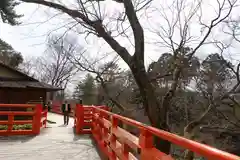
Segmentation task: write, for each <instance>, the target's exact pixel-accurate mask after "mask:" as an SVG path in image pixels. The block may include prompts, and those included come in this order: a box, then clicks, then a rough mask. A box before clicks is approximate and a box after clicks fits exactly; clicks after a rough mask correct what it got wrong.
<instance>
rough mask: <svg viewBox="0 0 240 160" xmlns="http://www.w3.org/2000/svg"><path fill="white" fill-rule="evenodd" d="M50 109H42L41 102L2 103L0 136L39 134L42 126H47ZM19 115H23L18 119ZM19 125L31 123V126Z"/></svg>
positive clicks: (0, 109)
mask: <svg viewBox="0 0 240 160" xmlns="http://www.w3.org/2000/svg"><path fill="white" fill-rule="evenodd" d="M47 112H48V110H47V109H45V110H44V111H43V110H42V105H41V104H0V117H4V116H5V117H7V118H6V119H4V120H0V126H3V127H5V126H6V129H4V128H3V129H1V130H0V136H9V135H37V134H39V133H40V130H41V128H43V127H46V123H47ZM17 116H21V120H18V118H17ZM19 125H29V128H27V129H26V128H25V127H23V129H21V128H20V129H19V127H18V126H19Z"/></svg>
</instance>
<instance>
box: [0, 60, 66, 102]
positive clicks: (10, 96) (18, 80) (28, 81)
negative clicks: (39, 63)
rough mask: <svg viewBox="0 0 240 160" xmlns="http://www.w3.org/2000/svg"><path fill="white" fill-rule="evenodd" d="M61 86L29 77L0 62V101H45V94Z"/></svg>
mask: <svg viewBox="0 0 240 160" xmlns="http://www.w3.org/2000/svg"><path fill="white" fill-rule="evenodd" d="M58 90H61V88H57V87H54V86H51V85H49V84H46V83H42V82H39V81H38V80H36V79H34V78H32V77H29V76H28V75H26V74H24V73H22V72H20V71H18V70H15V69H13V68H11V67H9V66H6V65H4V64H2V63H0V103H28V102H31V101H39V100H43V101H45V102H46V101H47V99H46V98H47V94H49V93H54V92H56V91H58Z"/></svg>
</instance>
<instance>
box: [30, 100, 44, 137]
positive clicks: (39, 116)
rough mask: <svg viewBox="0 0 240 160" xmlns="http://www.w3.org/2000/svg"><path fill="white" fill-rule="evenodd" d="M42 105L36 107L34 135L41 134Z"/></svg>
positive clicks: (33, 126) (33, 125)
mask: <svg viewBox="0 0 240 160" xmlns="http://www.w3.org/2000/svg"><path fill="white" fill-rule="evenodd" d="M41 119H42V105H41V104H37V105H36V107H35V115H34V116H33V124H32V131H33V133H34V134H39V133H40V129H41Z"/></svg>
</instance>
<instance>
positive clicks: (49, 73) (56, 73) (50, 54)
mask: <svg viewBox="0 0 240 160" xmlns="http://www.w3.org/2000/svg"><path fill="white" fill-rule="evenodd" d="M79 51H81V50H79ZM73 52H76V47H75V46H74V45H73V44H71V43H69V42H68V40H67V37H60V36H59V37H57V36H53V37H50V38H49V39H48V44H47V49H46V53H45V54H44V55H43V56H42V57H39V58H38V59H37V60H36V61H37V64H35V71H36V72H38V73H39V74H38V78H39V79H40V80H41V81H44V82H46V83H49V84H51V85H53V86H56V87H61V88H63V89H65V88H66V87H67V84H68V83H69V81H70V80H71V78H72V77H73V76H74V75H75V74H76V73H77V72H78V69H77V68H76V67H75V65H74V64H72V63H71V61H70V60H69V58H68V55H69V54H72V53H73Z"/></svg>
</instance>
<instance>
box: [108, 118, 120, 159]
mask: <svg viewBox="0 0 240 160" xmlns="http://www.w3.org/2000/svg"><path fill="white" fill-rule="evenodd" d="M110 118H111V123H112V126H111V138H110V144H112V145H113V146H114V147H115V148H116V145H117V137H116V136H115V135H114V134H113V130H114V129H117V127H118V119H117V118H116V117H114V116H111V117H110ZM111 155H112V157H111V159H113V160H115V159H117V156H116V153H115V152H114V151H113V150H112V151H111Z"/></svg>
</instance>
